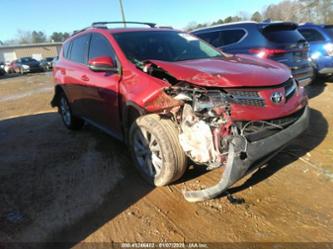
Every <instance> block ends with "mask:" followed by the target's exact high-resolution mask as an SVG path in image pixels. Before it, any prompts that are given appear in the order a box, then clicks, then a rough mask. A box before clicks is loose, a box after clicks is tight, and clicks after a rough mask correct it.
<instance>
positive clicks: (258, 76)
mask: <svg viewBox="0 0 333 249" xmlns="http://www.w3.org/2000/svg"><path fill="white" fill-rule="evenodd" d="M150 62H152V63H154V64H155V65H157V66H159V67H160V68H162V69H163V70H165V71H166V72H168V73H169V74H170V75H171V76H173V77H175V78H176V79H177V80H181V81H187V82H189V83H193V84H196V85H200V86H211V87H259V86H274V85H279V84H281V83H283V82H285V81H286V80H287V79H288V78H289V77H290V76H291V72H290V70H289V69H288V68H287V67H286V66H285V65H283V64H280V63H277V62H274V61H272V60H267V59H262V58H257V57H254V56H250V55H232V56H227V57H225V58H223V59H221V58H211V59H199V60H188V61H179V62H165V61H159V60H150Z"/></svg>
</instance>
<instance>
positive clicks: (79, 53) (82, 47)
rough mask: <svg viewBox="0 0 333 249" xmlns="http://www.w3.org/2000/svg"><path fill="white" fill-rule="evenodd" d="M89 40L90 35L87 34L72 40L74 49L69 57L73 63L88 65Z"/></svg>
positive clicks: (72, 48)
mask: <svg viewBox="0 0 333 249" xmlns="http://www.w3.org/2000/svg"><path fill="white" fill-rule="evenodd" d="M89 39H90V34H86V35H82V36H79V37H77V38H75V39H73V40H72V47H71V52H70V56H69V59H70V60H71V61H74V62H78V63H81V64H87V62H88V47H89Z"/></svg>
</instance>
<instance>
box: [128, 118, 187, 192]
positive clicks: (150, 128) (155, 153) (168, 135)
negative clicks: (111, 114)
mask: <svg viewBox="0 0 333 249" xmlns="http://www.w3.org/2000/svg"><path fill="white" fill-rule="evenodd" d="M129 142H130V147H131V155H132V158H133V160H134V163H135V166H136V167H137V169H138V170H139V171H140V173H141V174H142V176H143V177H144V178H145V179H146V180H147V181H148V182H149V183H150V184H152V185H155V186H164V185H167V184H169V183H172V182H174V181H176V180H178V179H179V178H180V177H182V176H183V174H184V172H185V170H186V167H187V160H186V156H185V154H184V152H183V150H182V148H181V146H180V144H179V140H178V129H177V127H176V126H175V124H174V123H173V122H172V121H171V120H169V119H163V118H161V117H160V116H159V115H156V114H150V115H146V116H142V117H139V118H138V119H137V120H136V121H135V122H134V123H133V124H132V126H131V129H130V135H129Z"/></svg>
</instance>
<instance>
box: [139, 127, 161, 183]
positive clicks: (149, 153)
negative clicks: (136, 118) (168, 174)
mask: <svg viewBox="0 0 333 249" xmlns="http://www.w3.org/2000/svg"><path fill="white" fill-rule="evenodd" d="M133 142H134V143H133V146H134V147H133V148H134V153H135V156H136V159H137V161H138V164H139V166H140V168H141V169H142V170H143V171H144V172H145V173H146V174H147V175H148V176H151V177H155V176H156V175H158V174H159V173H160V172H161V168H162V164H163V160H162V153H161V148H160V146H159V144H158V142H157V139H156V137H155V136H154V135H153V134H151V133H150V132H149V131H147V130H146V129H145V128H143V127H140V129H137V131H136V133H135V135H134V141H133Z"/></svg>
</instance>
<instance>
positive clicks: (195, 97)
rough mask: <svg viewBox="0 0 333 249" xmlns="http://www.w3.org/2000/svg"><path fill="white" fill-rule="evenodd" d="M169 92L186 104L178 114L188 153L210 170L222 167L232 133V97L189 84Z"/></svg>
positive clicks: (183, 144)
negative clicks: (230, 98)
mask: <svg viewBox="0 0 333 249" xmlns="http://www.w3.org/2000/svg"><path fill="white" fill-rule="evenodd" d="M166 93H167V94H168V95H170V96H172V97H173V98H174V99H176V100H179V101H182V102H183V103H184V104H183V106H182V108H181V109H180V110H179V111H178V112H177V113H176V114H175V115H176V120H177V121H178V124H179V127H180V134H179V141H180V144H181V145H182V147H183V149H184V151H185V153H186V154H187V155H188V156H189V157H190V158H191V159H192V160H193V161H194V162H196V163H200V164H205V165H207V166H208V167H209V168H216V167H219V166H221V165H222V164H223V162H224V161H225V155H226V154H227V151H228V139H229V138H230V135H231V134H232V130H231V127H232V121H231V117H230V100H228V99H229V97H228V96H227V95H226V94H225V93H223V92H222V91H219V90H206V89H203V88H196V87H193V86H190V85H189V84H187V83H179V84H177V85H175V86H173V87H170V88H169V89H167V90H166Z"/></svg>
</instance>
